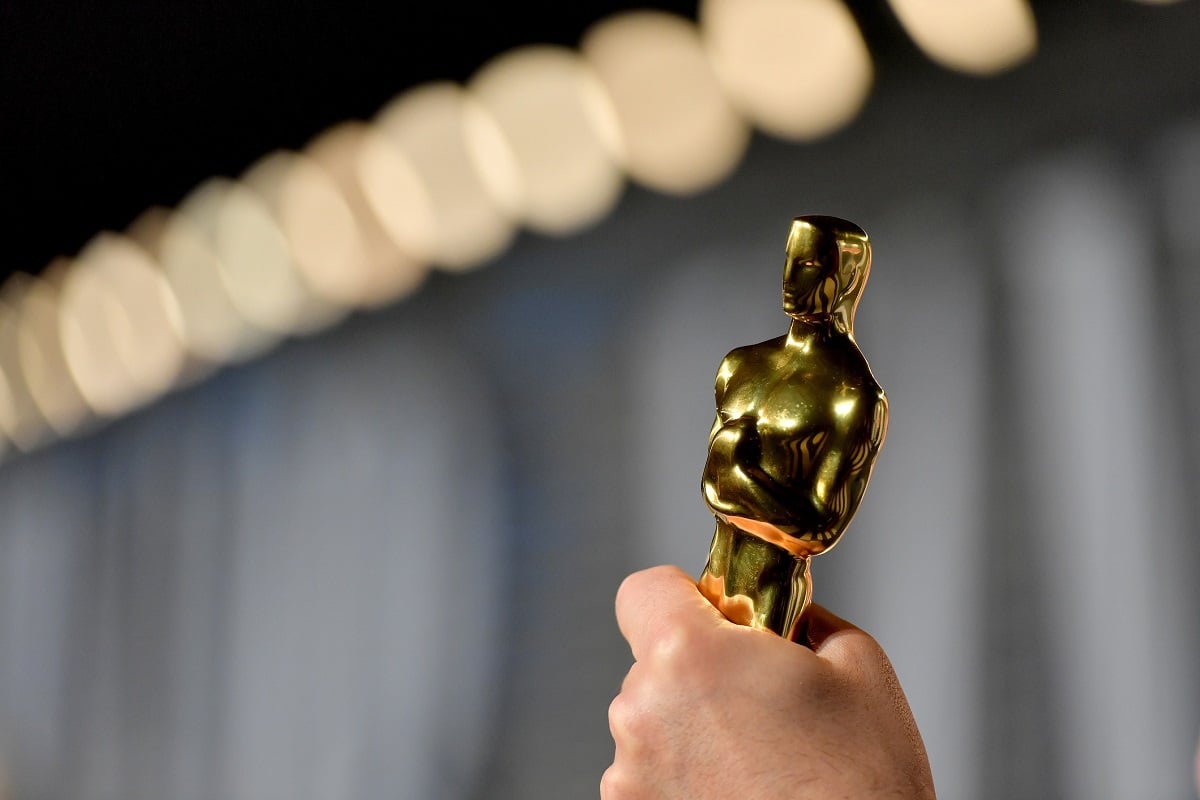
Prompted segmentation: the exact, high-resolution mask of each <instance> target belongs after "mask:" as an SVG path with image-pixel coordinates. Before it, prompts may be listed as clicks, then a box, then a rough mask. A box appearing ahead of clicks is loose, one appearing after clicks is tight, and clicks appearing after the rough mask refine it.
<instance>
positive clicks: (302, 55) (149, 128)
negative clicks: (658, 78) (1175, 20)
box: [0, 0, 1191, 278]
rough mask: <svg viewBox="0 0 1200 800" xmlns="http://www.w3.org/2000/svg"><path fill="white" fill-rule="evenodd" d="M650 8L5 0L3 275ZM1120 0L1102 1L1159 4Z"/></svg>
mask: <svg viewBox="0 0 1200 800" xmlns="http://www.w3.org/2000/svg"><path fill="white" fill-rule="evenodd" d="M850 5H851V8H852V11H853V12H854V13H855V15H856V16H857V17H858V19H859V22H860V24H861V26H862V28H863V30H864V33H865V35H866V38H867V40H868V44H869V45H870V47H871V49H872V51H873V53H874V55H875V58H876V62H877V67H878V69H879V72H880V74H881V76H882V75H884V74H885V73H886V71H887V70H889V69H891V70H899V69H905V68H908V67H912V66H914V65H918V64H920V65H921V66H920V67H919V68H929V67H928V65H927V64H926V63H925V62H924V59H923V58H922V57H921V56H920V54H919V53H917V51H916V50H915V48H914V47H913V46H912V45H911V43H909V41H908V39H907V37H906V36H904V34H903V33H902V31H901V29H900V28H899V26H898V24H897V23H896V21H895V19H894V18H893V17H892V16H891V14H890V12H889V11H888V9H887V4H886V0H860V1H859V2H851V3H850ZM1105 5H1107V4H1105ZM1181 5H1191V4H1187V3H1184V4H1181ZM639 7H654V8H660V9H665V10H669V11H674V12H677V13H680V14H684V15H687V16H694V15H695V13H696V2H695V0H651V2H636V1H631V0H608V1H607V2H601V1H600V0H582V1H577V2H562V1H561V0H512V1H510V2H507V3H503V4H501V3H484V2H465V3H464V2H456V3H416V2H394V3H392V4H390V5H386V6H385V5H374V4H371V3H368V2H362V0H290V1H289V2H283V0H239V2H232V1H231V0H224V1H223V2H222V1H218V0H170V2H162V0H124V2H115V3H108V4H87V5H85V4H82V3H78V2H75V1H74V0H2V1H0V235H2V238H0V278H2V277H3V276H4V275H6V274H8V273H11V272H13V271H16V270H24V271H32V272H36V271H39V270H41V269H42V268H43V267H44V266H45V265H46V264H47V263H48V262H49V261H50V260H51V259H52V258H53V257H55V256H56V255H60V254H72V253H74V252H76V251H77V250H78V249H79V248H80V246H81V245H82V244H84V243H85V242H86V241H87V240H88V239H89V238H90V237H91V236H92V235H93V234H95V233H96V232H97V231H99V230H102V229H116V230H119V229H122V228H124V227H125V226H126V225H128V224H129V222H130V221H132V220H133V218H134V217H136V216H137V215H138V214H139V213H140V212H141V211H142V210H144V209H146V208H147V207H149V206H152V205H167V206H170V205H173V204H175V203H177V202H178V201H179V200H180V199H181V198H182V197H183V196H184V195H185V194H186V193H187V192H188V191H189V190H190V189H191V188H192V187H193V186H195V185H196V184H197V183H199V182H200V181H201V180H203V179H204V178H207V177H209V176H211V175H218V174H225V175H236V174H238V173H239V172H241V171H242V170H243V169H244V168H245V167H246V166H248V165H249V164H250V163H251V162H253V161H254V160H255V159H256V158H258V157H259V156H261V155H263V154H264V153H266V152H268V151H270V150H272V149H275V148H278V147H292V148H296V147H300V146H302V145H303V144H304V143H305V142H306V141H307V140H308V139H310V138H311V137H312V136H313V135H314V134H316V133H317V132H319V131H321V130H323V129H324V128H326V127H329V126H330V125H332V124H334V123H337V122H339V121H342V120H345V119H350V118H364V117H369V116H370V115H372V114H373V113H374V112H375V111H376V110H377V109H379V107H380V106H382V105H383V104H384V103H385V102H386V101H387V100H389V99H390V98H391V97H393V96H394V95H395V94H397V93H398V92H399V91H400V90H402V89H404V88H406V87H409V86H412V85H414V84H417V83H420V82H422V81H427V80H434V79H445V78H449V79H455V80H463V79H465V78H467V77H468V76H469V75H470V74H471V73H472V72H473V71H474V70H475V69H476V68H478V67H479V66H480V65H481V64H482V63H483V62H484V61H486V60H487V59H488V58H490V57H491V56H494V55H496V54H498V53H500V52H503V51H505V50H507V49H509V48H511V47H513V46H516V45H521V44H530V43H535V42H550V43H558V44H565V45H571V44H575V43H576V42H578V40H579V37H580V35H581V34H582V33H583V32H584V30H586V28H587V27H588V26H589V25H590V24H591V23H593V22H595V21H596V20H598V19H600V18H602V17H604V16H607V15H608V14H611V13H613V12H616V11H620V10H625V9H630V8H639ZM1070 7H1071V4H1058V3H1049V2H1044V3H1036V4H1035V11H1036V12H1037V14H1038V16H1039V24H1041V23H1044V22H1046V19H1047V18H1049V20H1050V22H1051V23H1052V24H1051V26H1050V27H1051V28H1053V27H1054V25H1055V24H1057V25H1058V26H1060V27H1062V26H1065V25H1067V24H1069V19H1070V16H1069V15H1070V14H1071V13H1079V12H1078V6H1075V8H1076V11H1074V12H1072V11H1070V10H1069V9H1070ZM1118 7H1121V8H1118ZM1130 7H1134V9H1135V10H1130ZM1112 8H1117V11H1113V10H1111V9H1110V10H1108V11H1106V12H1103V13H1109V14H1112V13H1118V14H1125V15H1128V16H1130V17H1136V16H1137V15H1138V12H1140V13H1152V12H1151V10H1150V9H1148V8H1146V7H1143V6H1138V4H1136V3H1132V2H1123V1H1121V0H1114V2H1113V3H1112ZM1087 13H1088V14H1092V13H1100V12H1099V11H1097V10H1096V9H1095V7H1094V6H1091V5H1090V4H1089V11H1088V12H1087ZM1044 30H1045V26H1044V25H1043V31H1044Z"/></svg>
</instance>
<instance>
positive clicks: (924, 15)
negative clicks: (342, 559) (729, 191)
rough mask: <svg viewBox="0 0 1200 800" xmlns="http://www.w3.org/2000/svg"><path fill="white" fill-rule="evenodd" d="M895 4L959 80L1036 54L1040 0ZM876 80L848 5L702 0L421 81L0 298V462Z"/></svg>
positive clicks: (702, 162) (718, 160) (698, 168)
mask: <svg viewBox="0 0 1200 800" xmlns="http://www.w3.org/2000/svg"><path fill="white" fill-rule="evenodd" d="M890 2H891V5H892V9H893V11H894V13H895V14H896V16H897V18H898V19H899V20H900V22H901V24H902V25H903V26H904V28H905V29H906V30H907V31H908V33H909V35H910V36H911V38H912V39H913V41H914V42H915V43H916V44H917V45H918V46H919V47H920V48H921V49H922V50H924V51H925V53H926V54H927V55H928V56H929V57H930V58H931V59H932V60H934V61H936V62H938V63H939V64H942V65H944V66H946V67H948V68H951V69H955V70H959V71H963V72H967V73H972V74H980V75H988V74H994V73H998V72H1001V71H1003V70H1007V69H1010V68H1012V67H1014V66H1016V65H1018V64H1020V63H1022V62H1024V61H1025V60H1027V59H1028V58H1029V57H1030V56H1031V55H1032V53H1033V52H1034V51H1035V49H1036V42H1037V32H1036V26H1035V24H1034V18H1033V15H1032V12H1031V10H1030V8H1029V6H1028V3H1027V0H980V2H976V3H971V4H970V9H969V11H968V10H966V9H965V7H964V8H963V9H952V8H950V6H952V5H954V4H946V3H944V2H938V0H890ZM872 81H873V65H872V60H871V55H870V52H869V51H868V48H867V45H866V43H865V41H864V39H863V36H862V34H861V32H860V30H859V29H858V27H857V25H856V23H855V21H854V18H853V16H852V15H851V14H850V12H849V11H848V10H847V8H846V7H845V6H844V5H843V3H842V2H841V0H754V2H748V0H704V2H702V3H701V5H700V13H699V19H698V21H692V20H689V19H685V18H683V17H679V16H675V15H672V14H668V13H665V12H657V11H635V12H626V13H621V14H618V15H615V16H612V17H610V18H608V19H604V20H602V21H600V22H598V23H597V24H595V25H594V26H593V27H592V28H591V29H590V30H589V31H587V32H586V34H585V35H584V36H583V38H582V41H581V43H580V45H579V48H578V49H575V50H573V49H568V48H561V47H550V46H534V47H524V48H519V49H516V50H513V51H510V52H508V53H505V54H503V55H501V56H499V57H497V58H495V59H493V60H492V61H490V62H489V63H487V64H485V65H484V66H483V67H482V68H481V69H480V70H479V71H478V72H477V73H476V74H475V75H474V76H473V77H472V78H471V79H470V80H469V81H468V82H467V83H466V85H465V86H461V85H457V84H452V83H435V84H427V85H422V86H417V87H414V88H411V89H408V90H406V91H404V92H403V93H401V94H400V95H399V96H398V97H396V98H395V99H394V100H392V101H391V102H390V103H388V104H387V105H386V106H384V108H383V109H382V110H380V111H379V113H378V114H377V115H376V116H375V117H374V118H373V119H371V120H370V121H368V122H346V123H343V124H341V125H338V126H336V127H334V128H332V129H330V130H328V131H326V132H324V133H322V134H321V135H319V136H317V137H316V138H315V139H314V140H313V141H312V142H310V143H309V144H308V145H306V146H305V147H304V148H302V149H301V151H300V152H284V151H277V152H273V153H269V154H267V155H266V156H264V157H263V158H262V159H260V160H259V161H258V162H256V163H255V164H254V165H252V166H251V167H250V168H249V169H248V170H247V171H246V172H245V173H244V174H242V175H241V176H240V177H238V178H237V179H236V180H234V179H229V178H219V177H218V178H210V179H208V180H205V181H204V182H202V183H200V184H199V185H198V186H197V187H196V188H195V189H194V190H193V191H192V192H191V193H190V194H189V195H188V196H187V197H185V198H184V200H183V201H182V202H181V203H180V204H179V205H178V206H177V207H176V208H174V209H170V210H168V209H163V208H152V209H149V210H147V211H146V212H145V213H144V214H143V215H142V216H140V217H139V218H138V219H137V220H135V221H134V222H133V223H132V224H131V225H130V226H129V228H128V229H126V230H125V231H123V232H120V233H115V232H102V233H99V234H97V235H96V236H95V237H94V238H93V239H92V240H91V241H90V242H89V243H88V244H87V245H86V246H85V247H84V248H83V249H82V250H81V251H80V252H79V253H78V254H77V255H76V256H74V257H72V258H60V259H57V260H55V262H54V263H52V264H50V265H49V266H48V267H47V268H46V269H44V270H43V271H42V272H41V273H40V274H38V275H36V276H35V275H32V274H17V275H15V276H13V277H12V278H10V279H9V280H8V281H7V282H6V283H5V284H4V286H3V287H0V458H4V457H6V455H7V457H11V456H12V455H14V454H18V453H22V452H30V451H33V450H36V449H37V448H39V447H43V446H45V445H47V444H49V443H51V442H53V441H55V440H57V439H61V438H64V437H69V436H73V435H78V434H79V433H81V432H86V431H89V430H92V429H94V428H96V427H97V426H99V425H102V424H103V423H105V422H106V421H109V420H112V419H114V418H117V417H120V416H122V415H124V414H127V413H130V412H131V411H134V410H136V409H138V408H141V407H144V406H146V405H147V404H150V403H152V402H153V401H154V400H156V399H157V398H159V397H162V396H163V395H165V394H166V393H168V392H171V391H173V390H174V389H177V388H180V387H183V386H187V385H191V384H194V383H195V382H197V381H199V380H202V379H203V378H205V377H206V376H208V375H211V374H212V373H213V372H215V371H216V370H219V369H220V368H221V367H222V366H224V365H227V364H231V363H236V362H241V361H245V360H248V359H251V358H255V357H257V356H259V355H262V354H264V353H266V352H268V351H269V350H270V349H271V348H272V347H274V346H275V345H277V344H278V343H279V342H281V341H282V340H284V339H285V338H287V337H290V336H302V335H307V334H311V333H314V332H316V331H320V330H323V329H325V328H327V327H329V326H331V325H334V324H336V323H337V322H338V321H340V320H341V319H343V318H344V317H345V316H346V315H348V314H350V313H352V312H353V311H354V310H356V309H363V308H375V307H380V306H384V305H387V304H390V303H394V302H396V301H398V300H400V299H401V298H403V297H406V296H408V295H409V294H411V293H412V292H414V291H416V290H417V289H418V287H419V286H420V285H421V283H422V281H423V279H424V278H425V276H426V275H427V273H428V271H429V270H430V269H434V268H436V269H442V270H450V271H466V270H471V269H475V268H478V267H480V266H481V265H483V264H486V263H487V262H489V261H491V260H493V259H495V258H496V257H497V256H499V255H500V254H501V253H502V252H503V251H504V250H505V249H506V247H507V246H508V245H509V244H510V243H511V242H512V240H513V238H514V235H515V233H516V231H517V229H518V228H519V227H521V226H524V227H527V228H529V229H530V230H533V231H536V232H539V233H542V234H545V235H550V236H568V235H570V234H572V233H574V232H576V231H578V230H580V229H583V228H585V227H587V226H589V225H592V224H595V223H596V222H597V221H599V220H600V219H602V218H604V217H605V216H606V215H607V214H608V213H609V212H610V211H611V210H612V209H613V208H614V207H615V205H616V204H617V202H618V201H619V199H620V196H621V192H622V189H623V187H624V185H625V181H626V180H632V181H635V182H637V183H639V184H641V185H643V186H645V187H647V188H650V189H653V190H656V191H659V192H663V193H667V194H673V195H688V194H692V193H695V192H700V191H703V190H705V189H708V188H710V187H712V186H714V185H716V184H717V183H719V182H720V181H721V180H723V179H724V178H725V177H727V176H728V175H729V174H730V173H731V172H732V171H733V170H734V169H735V168H736V166H737V164H738V163H739V161H740V160H741V158H742V155H743V153H744V151H745V149H746V146H747V143H748V141H749V138H750V131H751V128H757V129H759V130H761V131H763V132H766V133H768V134H770V135H773V136H775V137H779V138H783V139H787V140H791V141H797V142H805V141H811V140H815V139H818V138H820V137H824V136H828V135H830V134H831V133H833V132H835V131H837V130H838V129H840V128H841V127H843V126H844V125H846V124H847V123H848V122H850V121H851V120H852V119H853V118H854V117H855V116H856V115H857V113H858V112H859V110H860V109H861V108H862V106H863V104H864V103H865V102H866V100H867V98H868V96H869V93H870V90H871V85H872Z"/></svg>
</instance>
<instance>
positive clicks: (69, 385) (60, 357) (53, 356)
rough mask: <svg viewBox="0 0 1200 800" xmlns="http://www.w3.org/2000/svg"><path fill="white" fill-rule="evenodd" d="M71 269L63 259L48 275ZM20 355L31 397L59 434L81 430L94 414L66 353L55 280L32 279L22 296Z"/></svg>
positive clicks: (66, 434) (18, 336) (65, 434)
mask: <svg viewBox="0 0 1200 800" xmlns="http://www.w3.org/2000/svg"><path fill="white" fill-rule="evenodd" d="M68 268H69V267H68V264H67V262H65V261H60V262H57V263H56V264H55V265H52V266H51V267H50V268H48V269H47V274H52V273H57V272H60V271H61V272H63V273H65V271H66V270H67V269H68ZM17 358H18V361H19V364H20V370H21V373H22V374H23V375H24V376H25V383H26V386H27V388H28V390H29V394H30V397H31V398H32V399H33V402H34V403H35V404H36V405H37V408H38V410H39V411H40V412H41V415H42V417H43V418H44V419H45V420H46V422H47V423H48V424H49V425H50V427H51V428H52V429H53V430H54V432H55V434H57V435H58V436H60V437H63V436H69V435H70V434H72V433H74V432H75V431H77V430H79V428H80V427H82V426H83V424H84V423H85V422H87V420H88V419H89V417H90V416H91V415H90V412H89V408H88V404H87V401H86V400H85V399H84V397H83V395H82V394H81V393H80V391H79V387H78V386H76V385H75V379H74V378H73V377H71V370H70V368H69V367H68V366H67V360H66V356H65V355H64V353H63V348H62V339H61V336H60V329H59V291H58V289H57V288H56V287H55V286H54V285H53V283H52V282H51V281H48V280H41V279H35V280H33V281H31V282H30V284H29V286H28V288H27V289H26V290H25V293H24V296H23V297H22V298H21V303H20V309H19V328H18V330H17Z"/></svg>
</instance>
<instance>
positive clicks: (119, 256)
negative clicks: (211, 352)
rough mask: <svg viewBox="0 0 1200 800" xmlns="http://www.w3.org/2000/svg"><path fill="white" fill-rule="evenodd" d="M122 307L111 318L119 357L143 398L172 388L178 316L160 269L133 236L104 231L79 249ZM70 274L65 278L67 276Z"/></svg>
mask: <svg viewBox="0 0 1200 800" xmlns="http://www.w3.org/2000/svg"><path fill="white" fill-rule="evenodd" d="M84 261H93V262H94V263H95V267H94V270H95V273H96V278H97V280H98V281H99V282H100V283H101V284H103V286H104V290H105V291H106V292H107V293H109V294H110V295H111V297H112V302H113V303H115V305H116V307H117V308H118V309H119V310H120V314H119V315H118V316H116V317H115V318H114V320H113V329H112V337H113V343H114V345H115V347H116V352H117V357H118V358H119V359H120V360H121V363H122V365H123V366H124V368H125V370H126V371H127V372H128V374H129V375H130V377H131V379H132V380H133V382H134V384H135V386H136V387H137V389H138V391H139V392H140V393H141V395H142V397H143V398H144V399H146V400H148V399H152V398H154V397H157V396H158V395H160V394H163V393H164V392H166V391H168V390H169V389H171V388H172V387H173V386H174V385H175V382H176V380H177V379H178V377H179V375H180V373H181V371H182V369H183V365H184V361H185V357H186V354H185V351H184V347H183V334H182V327H183V322H182V315H181V313H180V311H179V305H178V303H177V302H176V300H175V295H174V294H172V292H171V289H170V286H169V285H168V284H167V282H166V279H165V278H164V277H163V274H162V270H161V269H160V267H159V266H158V265H157V264H156V263H154V261H153V260H152V259H151V257H150V255H149V253H147V252H146V251H145V250H144V249H142V248H141V247H140V246H138V245H137V244H136V243H135V242H134V241H133V240H132V239H130V238H128V237H125V236H118V235H116V234H111V233H102V234H100V235H99V236H97V237H95V238H94V239H92V241H91V242H89V243H88V245H87V246H86V247H85V248H84V250H83V251H82V252H81V253H80V254H79V259H78V262H84ZM69 275H70V273H68V280H69Z"/></svg>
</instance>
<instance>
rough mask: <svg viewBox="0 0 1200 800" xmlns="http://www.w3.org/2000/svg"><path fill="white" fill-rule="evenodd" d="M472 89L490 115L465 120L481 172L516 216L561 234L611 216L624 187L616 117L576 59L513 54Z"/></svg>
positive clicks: (551, 53)
mask: <svg viewBox="0 0 1200 800" xmlns="http://www.w3.org/2000/svg"><path fill="white" fill-rule="evenodd" d="M468 89H469V90H470V92H471V93H472V95H473V96H474V97H475V99H476V100H478V102H479V104H480V105H481V106H482V108H483V110H484V111H486V114H480V113H476V110H474V109H472V110H471V111H470V112H469V113H468V115H467V117H466V123H467V126H468V128H467V130H468V134H467V140H468V144H469V146H470V148H471V150H472V153H473V154H474V156H475V164H476V167H477V168H478V170H479V172H480V174H481V175H483V176H484V179H485V182H486V183H487V185H488V186H489V188H491V189H492V191H493V192H494V193H495V195H496V197H497V199H498V200H500V201H501V202H502V203H504V204H505V205H506V206H507V207H508V209H509V211H510V212H511V213H512V214H514V215H515V216H517V217H518V218H520V219H521V220H522V221H523V222H524V223H525V224H527V225H528V226H529V227H530V228H532V229H533V230H536V231H538V232H541V233H548V234H556V235H564V234H567V233H570V232H572V231H575V230H578V229H579V228H581V227H583V226H586V225H588V224H590V223H593V222H595V221H596V220H597V219H599V218H600V217H602V216H604V215H605V214H607V213H608V212H609V211H611V210H612V208H613V206H614V205H615V204H616V202H617V200H618V198H619V197H620V192H621V188H622V186H623V184H624V179H623V176H622V174H621V170H620V168H619V167H618V166H617V164H616V162H615V160H614V158H613V152H614V150H615V149H616V148H617V146H618V145H617V140H618V135H619V134H618V133H617V121H616V117H615V112H614V110H613V108H612V105H611V103H610V102H609V99H608V97H607V95H606V94H605V93H604V90H603V89H602V88H601V86H600V85H599V83H598V82H597V80H596V77H595V75H594V74H593V73H592V71H591V70H590V69H589V68H588V67H587V65H586V62H584V61H583V60H582V59H581V58H580V57H579V56H578V55H577V54H576V53H574V52H572V51H571V50H568V49H566V48H562V47H550V46H535V47H524V48H520V49H518V50H513V51H511V52H509V53H506V54H504V55H502V56H499V57H498V58H496V59H494V60H492V61H491V62H489V63H488V64H486V65H484V67H483V68H482V69H481V70H479V72H478V73H476V75H475V77H474V78H472V79H471V82H470V83H469V84H468ZM490 122H494V123H495V126H494V127H493V126H492V125H491V124H490ZM497 131H498V132H499V134H500V136H501V137H503V141H504V146H503V147H502V148H498V147H497V144H496V140H495V138H494V135H495V133H496V132H497ZM505 150H507V153H508V154H511V162H509V161H508V159H506V158H505V153H504V151H505ZM513 167H515V174H514V172H513V170H512V168H513Z"/></svg>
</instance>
